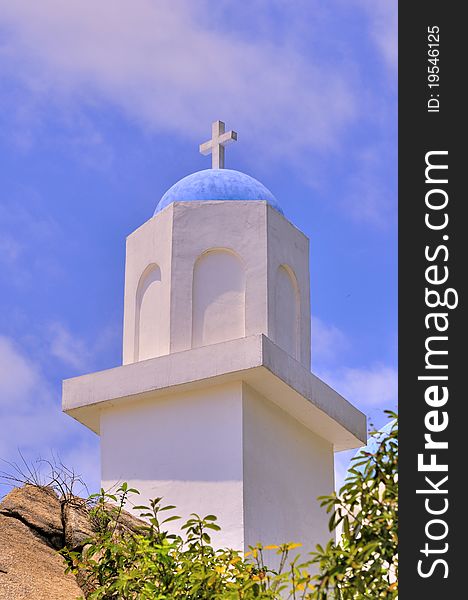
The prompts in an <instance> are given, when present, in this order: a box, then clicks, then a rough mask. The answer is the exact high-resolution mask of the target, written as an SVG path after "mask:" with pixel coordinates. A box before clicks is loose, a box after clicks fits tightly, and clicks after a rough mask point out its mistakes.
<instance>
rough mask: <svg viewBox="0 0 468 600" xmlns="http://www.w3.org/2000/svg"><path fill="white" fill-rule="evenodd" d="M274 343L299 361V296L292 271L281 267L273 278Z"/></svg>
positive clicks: (284, 266) (286, 267) (283, 266)
mask: <svg viewBox="0 0 468 600" xmlns="http://www.w3.org/2000/svg"><path fill="white" fill-rule="evenodd" d="M275 279H276V280H275V328H274V331H275V343H276V344H277V345H278V346H279V347H280V348H283V350H286V352H288V353H289V354H290V355H291V356H293V357H294V358H296V359H298V360H299V314H300V312H299V310H300V296H299V287H298V285H297V280H296V276H295V275H294V273H293V271H292V269H290V268H289V267H288V266H286V265H281V266H279V267H278V269H277V270H276V278H275Z"/></svg>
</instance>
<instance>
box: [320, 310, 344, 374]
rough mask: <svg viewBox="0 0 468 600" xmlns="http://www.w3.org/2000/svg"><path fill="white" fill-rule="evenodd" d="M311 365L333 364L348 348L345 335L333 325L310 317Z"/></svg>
mask: <svg viewBox="0 0 468 600" xmlns="http://www.w3.org/2000/svg"><path fill="white" fill-rule="evenodd" d="M311 347H312V365H315V364H318V365H320V364H324V363H329V362H333V361H334V360H335V359H336V358H337V357H338V356H339V355H340V354H341V353H342V352H343V351H345V350H346V349H347V348H348V347H349V341H348V339H347V337H346V335H345V334H344V333H343V332H342V331H341V330H340V329H338V327H336V326H335V325H329V324H328V323H325V322H324V321H322V320H321V319H319V318H318V317H312V343H311Z"/></svg>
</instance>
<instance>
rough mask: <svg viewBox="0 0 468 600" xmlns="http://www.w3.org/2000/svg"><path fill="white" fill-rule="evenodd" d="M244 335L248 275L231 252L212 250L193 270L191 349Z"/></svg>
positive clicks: (198, 260)
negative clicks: (246, 277) (246, 280)
mask: <svg viewBox="0 0 468 600" xmlns="http://www.w3.org/2000/svg"><path fill="white" fill-rule="evenodd" d="M244 336H245V272H244V267H243V265H242V263H241V261H240V259H239V258H238V257H237V256H236V255H235V254H233V253H232V252H230V251H229V250H221V249H220V250H210V251H209V252H205V253H204V254H202V255H201V256H200V257H199V258H198V259H197V261H196V263H195V266H194V270H193V295H192V346H193V347H197V346H206V345H208V344H215V343H216V342H222V341H225V340H233V339H236V338H240V337H244Z"/></svg>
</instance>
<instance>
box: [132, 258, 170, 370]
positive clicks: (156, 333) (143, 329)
mask: <svg viewBox="0 0 468 600" xmlns="http://www.w3.org/2000/svg"><path fill="white" fill-rule="evenodd" d="M162 305H163V290H162V283H161V269H160V268H159V266H158V265H156V264H152V265H150V266H149V267H147V268H146V270H145V271H144V273H143V275H142V276H141V280H140V283H139V285H138V290H137V303H136V310H137V318H136V332H135V346H136V355H135V360H145V359H147V358H154V357H155V356H161V354H165V353H166V351H167V344H165V343H164V339H163V337H162V334H161V331H162V330H163V328H164V315H163V311H162Z"/></svg>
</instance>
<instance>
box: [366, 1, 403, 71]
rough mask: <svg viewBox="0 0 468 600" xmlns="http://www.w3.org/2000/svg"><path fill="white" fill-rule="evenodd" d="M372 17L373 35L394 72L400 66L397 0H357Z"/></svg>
mask: <svg viewBox="0 0 468 600" xmlns="http://www.w3.org/2000/svg"><path fill="white" fill-rule="evenodd" d="M357 2H358V4H359V5H360V6H362V7H363V8H364V9H365V10H366V11H367V13H368V15H369V18H370V27H371V36H372V39H373V40H374V43H375V45H376V47H377V49H378V50H379V51H380V53H381V56H382V58H383V60H384V61H385V63H386V64H387V66H388V67H389V68H390V69H391V71H392V72H395V71H396V68H397V66H398V3H397V2H396V1H395V0H357Z"/></svg>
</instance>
